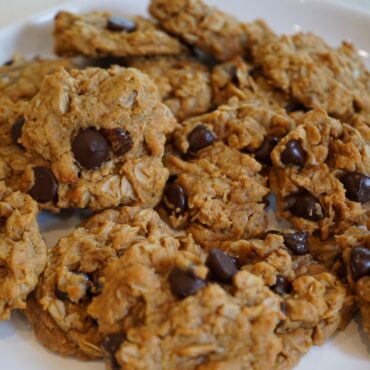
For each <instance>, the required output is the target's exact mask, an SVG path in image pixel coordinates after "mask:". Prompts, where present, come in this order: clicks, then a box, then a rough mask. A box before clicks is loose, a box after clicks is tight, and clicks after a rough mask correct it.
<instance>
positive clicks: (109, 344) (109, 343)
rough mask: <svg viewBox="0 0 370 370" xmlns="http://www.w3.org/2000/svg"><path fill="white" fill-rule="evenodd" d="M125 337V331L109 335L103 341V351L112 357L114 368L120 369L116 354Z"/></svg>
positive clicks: (112, 366)
mask: <svg viewBox="0 0 370 370" xmlns="http://www.w3.org/2000/svg"><path fill="white" fill-rule="evenodd" d="M125 339H126V337H125V335H124V334H123V333H113V334H109V335H107V336H106V337H105V338H104V339H103V341H102V344H101V346H102V348H103V351H104V352H105V353H106V354H107V355H109V356H110V357H111V368H112V370H119V369H120V366H119V364H118V362H117V360H116V356H115V354H116V352H117V351H118V349H119V347H120V346H121V344H122V343H123V342H124V340H125Z"/></svg>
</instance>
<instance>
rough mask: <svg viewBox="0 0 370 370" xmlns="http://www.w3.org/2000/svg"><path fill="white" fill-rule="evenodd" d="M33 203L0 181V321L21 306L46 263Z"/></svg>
mask: <svg viewBox="0 0 370 370" xmlns="http://www.w3.org/2000/svg"><path fill="white" fill-rule="evenodd" d="M37 213H38V208H37V203H36V202H35V201H33V200H32V198H31V197H30V196H28V195H25V194H23V193H21V192H12V191H11V190H10V189H9V188H7V187H6V185H5V183H4V182H2V181H1V182H0V283H1V290H0V320H6V319H9V318H10V314H11V311H12V310H14V309H24V308H25V307H26V298H27V296H28V294H29V293H31V292H32V291H33V290H34V288H35V287H36V284H37V281H38V277H39V275H40V274H41V273H42V271H43V269H44V267H45V263H46V246H45V243H44V241H43V239H42V237H41V234H40V232H39V228H38V225H37V221H36V217H37Z"/></svg>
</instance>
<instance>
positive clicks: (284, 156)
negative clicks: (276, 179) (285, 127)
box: [281, 140, 307, 167]
mask: <svg viewBox="0 0 370 370" xmlns="http://www.w3.org/2000/svg"><path fill="white" fill-rule="evenodd" d="M306 159H307V154H306V152H305V151H304V150H303V148H302V145H301V143H300V142H299V141H298V140H290V141H288V143H287V144H286V147H285V149H284V151H283V152H282V153H281V161H282V162H283V163H284V164H287V165H288V164H292V165H295V166H299V167H303V166H304V165H305V163H306Z"/></svg>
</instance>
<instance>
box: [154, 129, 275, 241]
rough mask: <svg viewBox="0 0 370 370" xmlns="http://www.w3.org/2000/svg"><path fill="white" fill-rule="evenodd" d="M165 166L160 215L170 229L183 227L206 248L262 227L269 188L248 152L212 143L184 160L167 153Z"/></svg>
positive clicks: (247, 234)
mask: <svg viewBox="0 0 370 370" xmlns="http://www.w3.org/2000/svg"><path fill="white" fill-rule="evenodd" d="M198 127H199V126H198ZM230 163H232V166H230ZM166 166H167V167H168V169H169V170H170V175H171V177H170V180H169V182H168V184H167V186H166V189H165V191H164V196H163V203H162V206H161V214H162V215H163V217H165V218H166V219H168V221H169V222H170V224H171V225H172V226H173V227H176V228H180V229H181V228H187V230H188V231H190V232H191V233H192V235H193V236H194V239H195V240H196V241H197V242H198V243H200V244H202V245H204V246H206V245H214V246H216V245H217V244H218V243H220V242H221V241H222V240H235V239H240V238H243V237H248V236H256V235H259V234H260V233H262V232H263V231H264V229H265V226H266V215H265V212H264V208H265V206H266V205H265V202H264V199H265V196H266V195H267V194H268V193H269V189H267V188H266V186H265V185H266V179H265V178H264V177H263V176H262V175H261V174H260V173H259V172H260V171H261V167H262V166H261V165H260V164H259V163H258V162H257V161H256V160H255V159H253V158H252V157H251V156H249V155H248V154H243V153H240V152H239V151H238V150H235V149H232V148H229V147H228V146H226V145H225V144H223V143H222V142H215V143H214V144H212V145H210V146H208V147H206V148H204V149H202V150H200V151H198V152H197V154H196V156H195V157H194V158H192V159H189V160H187V161H184V160H182V159H180V158H178V157H176V156H171V155H170V156H168V157H167V158H166Z"/></svg>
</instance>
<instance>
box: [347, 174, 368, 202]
mask: <svg viewBox="0 0 370 370" xmlns="http://www.w3.org/2000/svg"><path fill="white" fill-rule="evenodd" d="M341 181H342V183H343V186H344V188H345V189H346V196H347V198H348V199H350V200H353V201H354V202H361V203H366V202H369V201H370V177H369V176H366V175H363V174H362V173H358V172H349V173H346V174H345V175H344V176H343V177H342V178H341Z"/></svg>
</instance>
